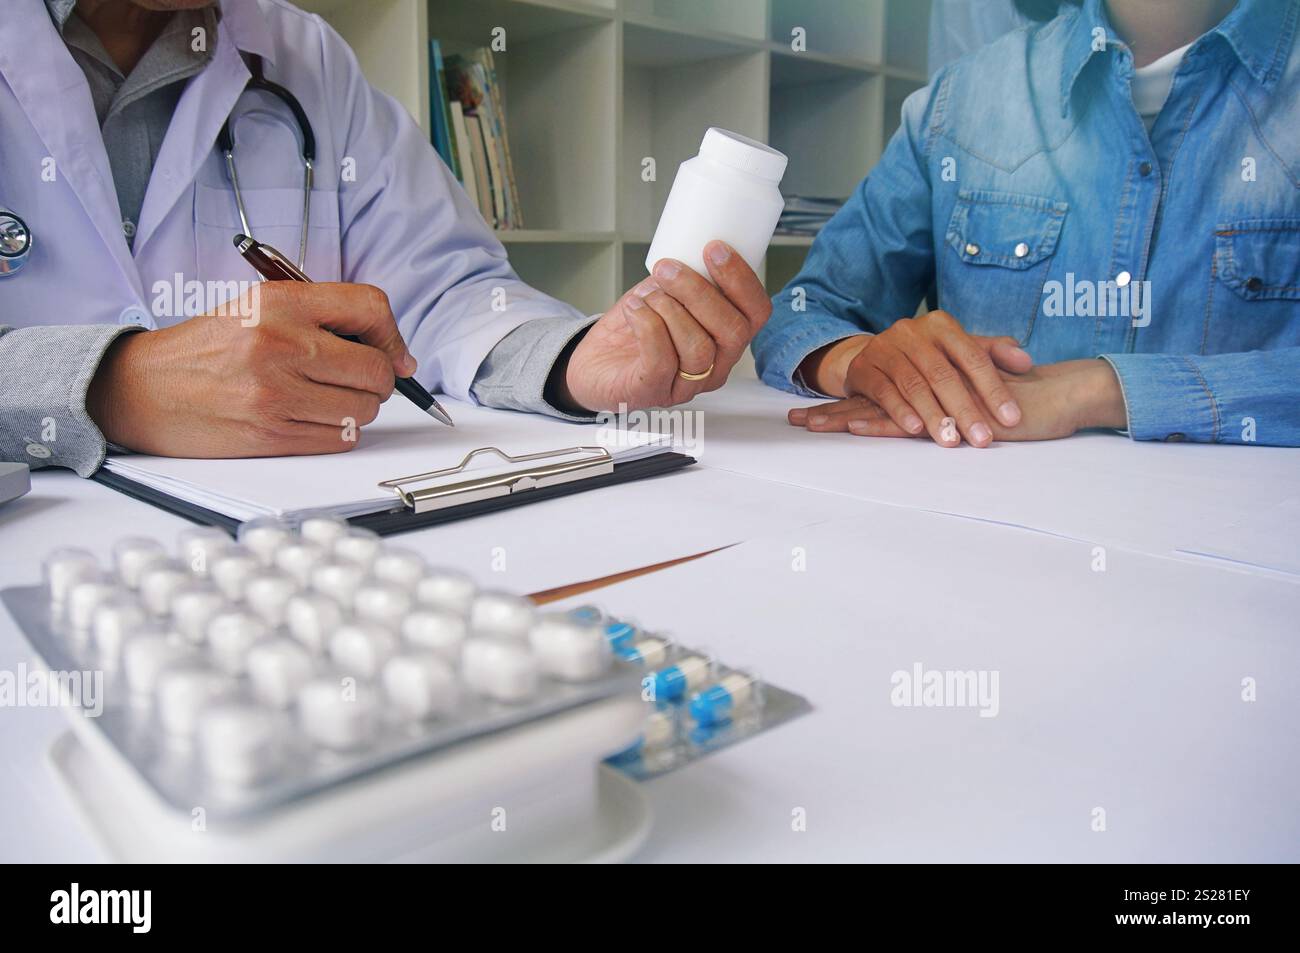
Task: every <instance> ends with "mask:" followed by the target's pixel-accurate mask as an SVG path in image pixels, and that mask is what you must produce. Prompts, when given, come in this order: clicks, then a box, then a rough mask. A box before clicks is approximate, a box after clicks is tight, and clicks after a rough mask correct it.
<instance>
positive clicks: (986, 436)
mask: <svg viewBox="0 0 1300 953" xmlns="http://www.w3.org/2000/svg"><path fill="white" fill-rule="evenodd" d="M970 435H971V438H972V439H974V441H975V442H976V443H988V442H989V441H990V440H992V439H993V432H992V431H991V430H989V428H988V426H987V425H985V424H975V425H974V426H972V427H971V428H970Z"/></svg>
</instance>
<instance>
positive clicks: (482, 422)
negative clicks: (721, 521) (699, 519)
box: [104, 395, 672, 521]
mask: <svg viewBox="0 0 1300 953" xmlns="http://www.w3.org/2000/svg"><path fill="white" fill-rule="evenodd" d="M447 403H448V410H449V413H451V415H452V417H453V418H454V419H455V421H456V426H455V427H454V428H452V427H444V426H443V425H442V424H439V423H437V422H436V421H434V420H433V418H431V417H429V416H428V415H427V414H425V413H423V412H421V411H420V410H418V409H416V408H415V407H414V406H413V405H412V404H411V403H410V402H409V401H407V400H405V399H403V398H401V397H400V396H396V395H395V396H394V397H393V398H392V399H391V400H389V401H388V402H387V403H386V404H385V405H384V408H383V411H382V412H381V413H380V416H379V419H378V420H376V421H375V422H374V423H373V424H371V425H369V426H368V427H364V428H362V429H361V430H360V431H359V433H358V440H357V446H356V448H355V449H354V450H352V451H350V452H348V453H340V454H327V455H323V456H306V457H302V456H300V457H257V458H251V459H237V460H201V459H182V458H177V457H154V456H145V455H141V454H132V455H122V456H112V457H110V458H109V459H108V460H107V462H106V463H105V464H104V466H105V468H106V469H107V470H108V471H109V472H111V473H115V474H118V475H120V476H123V477H126V478H127V479H130V480H134V481H135V482H137V483H140V484H143V485H144V486H146V487H149V488H150V489H153V490H157V491H159V492H161V493H165V494H167V495H168V496H171V497H174V498H176V499H179V500H183V501H184V502H186V503H190V504H193V505H196V506H201V507H204V508H205V509H209V510H215V511H216V512H218V513H222V514H224V515H226V516H229V517H232V518H234V519H237V520H241V521H242V520H248V519H253V518H255V517H258V516H278V517H281V518H284V519H289V520H296V519H301V518H303V517H304V516H309V515H313V514H319V513H330V514H334V515H337V516H342V517H344V518H350V517H353V516H361V515H364V514H367V513H377V512H380V511H382V510H387V509H390V508H392V506H393V505H394V502H395V500H396V497H395V495H394V493H393V491H392V490H390V489H385V488H383V487H380V486H378V484H379V483H380V482H381V481H383V480H391V479H395V478H397V477H404V476H410V475H412V474H417V473H425V472H427V471H430V470H440V469H443V468H445V467H453V466H456V465H457V464H459V463H460V462H461V460H462V459H463V458H464V457H465V455H466V454H468V453H469V452H470V451H472V450H477V449H479V448H480V447H496V448H498V449H500V450H502V451H504V452H506V453H508V454H510V455H512V456H522V455H524V454H529V453H540V452H544V451H552V450H562V449H564V448H567V447H574V446H579V445H595V446H603V447H605V448H606V449H608V450H609V451H610V453H611V454H612V456H613V458H614V461H615V462H616V463H618V462H624V461H629V460H635V459H638V458H640V457H644V456H649V455H651V454H654V453H658V452H662V451H664V450H669V449H671V447H672V437H671V436H670V435H665V434H660V433H652V432H635V431H619V430H614V429H612V428H609V427H600V426H598V425H596V424H573V423H568V422H566V421H562V420H555V419H552V418H546V417H538V416H535V415H532V414H516V413H509V412H501V411H492V410H485V409H483V408H481V407H473V406H470V405H467V404H460V403H455V402H447ZM342 439H343V433H342V428H340V440H342ZM517 468H518V464H515V465H511V464H507V463H505V462H504V461H501V460H500V459H498V458H496V457H491V456H485V457H480V458H477V459H476V460H475V461H474V462H473V463H471V465H470V466H469V468H467V471H466V472H467V473H469V474H472V475H475V476H488V475H492V474H495V473H503V472H507V471H509V470H512V469H517ZM462 479H463V477H462Z"/></svg>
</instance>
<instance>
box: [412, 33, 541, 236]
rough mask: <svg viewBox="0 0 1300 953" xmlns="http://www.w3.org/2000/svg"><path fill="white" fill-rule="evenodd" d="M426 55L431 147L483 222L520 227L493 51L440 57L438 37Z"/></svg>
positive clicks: (502, 99) (499, 226)
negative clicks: (428, 75)
mask: <svg viewBox="0 0 1300 953" xmlns="http://www.w3.org/2000/svg"><path fill="white" fill-rule="evenodd" d="M429 55H430V71H429V72H430V86H431V87H434V88H431V89H430V96H429V100H430V102H429V108H430V110H431V112H432V116H431V119H432V122H431V125H432V127H433V140H434V147H435V148H436V149H437V150H438V153H439V154H440V155H441V156H442V157H443V161H444V162H446V163H447V167H448V168H450V169H452V171H453V172H454V173H455V175H456V178H457V179H459V180H460V183H461V185H463V186H464V187H465V191H466V193H467V194H468V195H469V197H470V198H471V199H472V200H473V202H474V204H475V205H476V206H477V207H478V210H479V213H480V214H481V215H482V216H483V219H484V220H485V221H486V222H488V224H490V225H492V226H493V227H494V228H498V229H515V228H523V215H522V214H521V212H520V208H519V189H518V187H517V186H516V184H515V173H514V164H513V161H512V159H511V155H510V137H509V133H508V131H507V130H508V127H507V124H506V110H505V97H504V96H503V95H502V89H501V84H500V82H499V81H498V78H497V71H496V63H495V60H494V59H493V57H492V51H491V50H489V49H487V48H480V49H475V50H469V51H467V52H462V53H458V54H456V55H454V56H447V57H445V58H444V57H443V56H442V51H441V47H440V44H439V43H438V41H437V40H430V41H429ZM444 150H445V151H444Z"/></svg>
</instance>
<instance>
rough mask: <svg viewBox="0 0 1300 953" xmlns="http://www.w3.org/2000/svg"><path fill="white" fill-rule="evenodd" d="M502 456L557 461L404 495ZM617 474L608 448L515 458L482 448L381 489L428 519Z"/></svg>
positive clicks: (525, 460) (512, 460) (387, 482)
mask: <svg viewBox="0 0 1300 953" xmlns="http://www.w3.org/2000/svg"><path fill="white" fill-rule="evenodd" d="M486 453H491V454H496V455H497V456H498V457H500V458H501V459H502V460H505V461H506V462H507V463H530V462H532V461H535V460H551V461H553V462H551V463H543V464H538V465H536V466H530V467H522V468H520V469H518V470H510V471H509V472H506V473H496V474H491V475H488V476H481V477H473V478H469V479H464V480H456V481H454V482H451V483H439V484H437V485H436V486H424V487H419V488H417V489H404V487H406V486H408V485H409V484H411V483H424V482H427V481H429V480H438V479H440V478H442V477H449V476H455V475H456V474H458V473H464V472H465V468H466V467H468V466H469V464H470V461H471V460H473V459H474V458H475V457H477V456H479V455H480V454H486ZM575 454H580V456H578V457H577V458H576V459H572V460H560V459H558V458H560V457H566V456H573V455H575ZM613 472H614V458H613V457H612V456H611V455H610V452H609V451H608V450H607V449H606V448H604V447H565V448H564V449H563V450H543V451H542V452H541V453H526V454H524V455H522V456H518V457H512V456H511V455H510V454H508V453H506V452H505V451H503V450H499V449H497V448H496V447H479V448H478V449H477V450H471V451H470V452H469V453H467V454H465V459H463V460H461V461H460V463H458V464H456V466H454V467H447V468H445V469H443V470H430V471H429V472H428V473H416V474H412V475H411V476H404V477H397V478H396V479H393V480H384V481H383V482H382V483H380V484H379V485H380V486H382V487H383V488H384V489H386V490H392V491H393V492H394V493H396V494H397V496H398V499H400V500H401V501H402V502H403V503H405V504H406V505H407V506H408V507H410V509H411V510H412V511H414V512H416V513H428V512H429V511H430V510H440V509H445V508H446V507H449V506H459V505H460V504H462V503H474V502H477V501H479V500H490V499H493V498H495V497H499V496H509V495H510V494H511V493H521V492H524V491H526V490H536V489H540V488H542V487H547V486H556V485H557V484H560V483H571V482H573V481H574V480H585V479H588V478H589V477H595V476H601V475H603V474H607V473H613Z"/></svg>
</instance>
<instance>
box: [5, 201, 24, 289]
mask: <svg viewBox="0 0 1300 953" xmlns="http://www.w3.org/2000/svg"><path fill="white" fill-rule="evenodd" d="M31 253H32V233H31V229H29V228H28V227H27V223H26V222H24V221H23V220H22V219H21V218H19V217H18V216H17V215H15V214H14V213H13V212H11V211H9V210H8V209H7V208H4V207H0V278H7V277H9V276H10V275H15V274H17V273H18V272H19V271H21V270H22V267H23V265H25V264H27V256H28V255H30V254H31Z"/></svg>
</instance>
